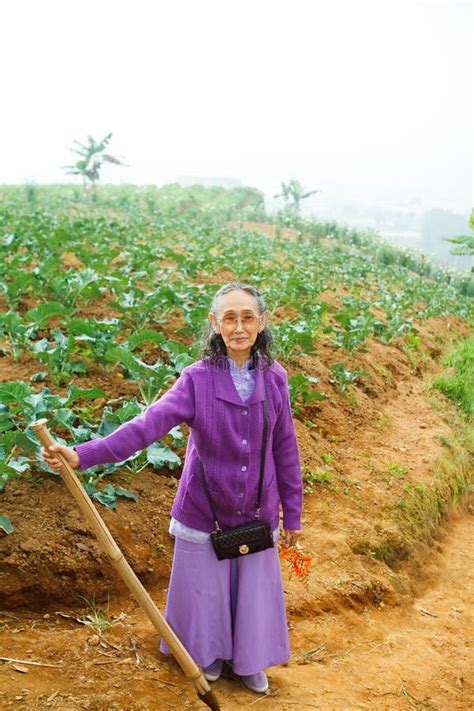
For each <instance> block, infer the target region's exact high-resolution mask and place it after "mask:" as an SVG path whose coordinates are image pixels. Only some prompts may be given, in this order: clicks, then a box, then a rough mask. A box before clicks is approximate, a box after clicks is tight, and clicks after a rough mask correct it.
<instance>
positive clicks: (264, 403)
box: [199, 372, 268, 531]
mask: <svg viewBox="0 0 474 711" xmlns="http://www.w3.org/2000/svg"><path fill="white" fill-rule="evenodd" d="M262 378H263V387H264V390H265V397H264V399H263V400H262V415H263V431H262V452H261V457H260V476H259V480H258V489H257V501H256V505H255V518H256V519H258V518H260V503H261V499H262V489H263V478H264V476H265V457H266V452H267V434H268V403H267V385H266V382H265V374H264V373H263V372H262ZM199 472H200V474H201V478H202V480H203V483H204V490H205V492H206V496H207V499H208V501H209V506H210V508H211V511H212V515H213V517H214V523H215V526H216V531H220V530H221V527H220V526H219V522H218V520H217V514H216V509H215V507H214V502H213V501H212V497H211V492H210V491H209V487H208V485H207V479H206V473H205V471H204V465H203V463H202V461H201V459H199Z"/></svg>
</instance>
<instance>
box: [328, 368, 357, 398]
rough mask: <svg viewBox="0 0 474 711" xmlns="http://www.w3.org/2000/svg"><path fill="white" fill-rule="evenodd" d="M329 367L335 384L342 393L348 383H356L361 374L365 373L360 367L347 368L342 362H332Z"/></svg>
mask: <svg viewBox="0 0 474 711" xmlns="http://www.w3.org/2000/svg"><path fill="white" fill-rule="evenodd" d="M329 369H330V371H331V373H332V374H333V375H334V379H335V381H336V383H337V386H338V388H339V390H340V391H341V392H342V393H343V392H345V390H346V388H347V386H348V385H352V384H353V383H356V382H357V381H358V379H359V378H360V377H361V375H363V374H364V373H365V371H364V370H362V369H361V368H358V369H357V370H349V369H348V368H346V366H345V365H344V363H334V364H333V365H331V366H330V367H329Z"/></svg>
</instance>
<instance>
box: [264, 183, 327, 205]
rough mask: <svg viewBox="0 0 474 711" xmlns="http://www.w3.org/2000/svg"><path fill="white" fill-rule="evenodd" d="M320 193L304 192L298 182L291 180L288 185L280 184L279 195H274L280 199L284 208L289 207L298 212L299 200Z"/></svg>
mask: <svg viewBox="0 0 474 711" xmlns="http://www.w3.org/2000/svg"><path fill="white" fill-rule="evenodd" d="M319 192H321V191H320V190H309V191H308V192H305V188H303V186H302V185H301V183H300V181H299V180H296V178H292V179H291V180H290V182H289V183H282V184H281V193H278V195H275V197H276V198H279V197H282V198H283V199H284V201H285V207H291V208H292V209H293V210H294V211H295V212H298V213H299V211H300V207H301V205H300V203H301V200H304V199H305V198H307V197H309V196H310V195H315V194H316V193H319Z"/></svg>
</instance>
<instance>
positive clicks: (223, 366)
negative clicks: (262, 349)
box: [211, 358, 265, 407]
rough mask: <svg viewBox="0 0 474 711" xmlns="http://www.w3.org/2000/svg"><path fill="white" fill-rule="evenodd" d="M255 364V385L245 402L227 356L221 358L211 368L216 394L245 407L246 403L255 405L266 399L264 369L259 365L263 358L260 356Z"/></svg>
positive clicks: (222, 398)
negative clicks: (236, 386)
mask: <svg viewBox="0 0 474 711" xmlns="http://www.w3.org/2000/svg"><path fill="white" fill-rule="evenodd" d="M255 364H256V367H255V385H254V387H253V391H252V394H251V396H250V397H249V398H248V399H247V400H245V402H243V401H242V400H241V398H240V395H239V393H238V392H237V390H236V389H235V385H234V381H233V380H232V374H231V372H230V364H229V362H228V361H227V358H222V359H220V360H219V361H218V362H217V363H216V364H215V365H214V366H213V367H212V368H211V378H212V379H213V381H214V385H215V392H216V396H217V397H218V398H220V399H221V400H227V402H232V403H233V404H234V405H240V407H244V406H245V405H253V404H255V403H256V402H261V401H262V400H264V399H265V388H264V385H263V374H264V369H263V368H262V367H259V364H261V358H259V359H258V360H257V361H256V363H255ZM250 367H251V366H250Z"/></svg>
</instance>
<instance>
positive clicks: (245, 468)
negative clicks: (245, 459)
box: [240, 464, 247, 472]
mask: <svg viewBox="0 0 474 711" xmlns="http://www.w3.org/2000/svg"><path fill="white" fill-rule="evenodd" d="M240 468H241V469H242V471H243V472H246V471H247V467H246V466H245V464H244V465H243V466H242V467H240Z"/></svg>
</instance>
